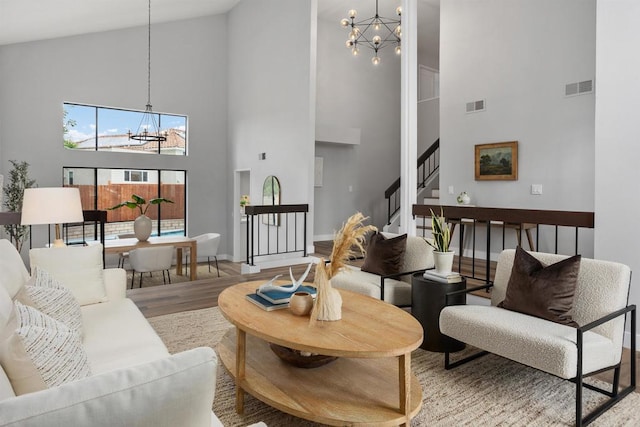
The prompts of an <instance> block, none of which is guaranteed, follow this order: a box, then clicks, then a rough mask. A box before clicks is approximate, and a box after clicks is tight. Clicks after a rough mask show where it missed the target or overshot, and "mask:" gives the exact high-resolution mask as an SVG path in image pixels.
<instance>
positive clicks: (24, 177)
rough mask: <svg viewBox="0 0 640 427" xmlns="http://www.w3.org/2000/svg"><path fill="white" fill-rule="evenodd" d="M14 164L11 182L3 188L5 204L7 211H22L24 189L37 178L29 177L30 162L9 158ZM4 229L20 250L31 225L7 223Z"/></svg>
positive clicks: (10, 177)
mask: <svg viewBox="0 0 640 427" xmlns="http://www.w3.org/2000/svg"><path fill="white" fill-rule="evenodd" d="M9 163H11V165H12V166H13V168H12V169H11V171H9V182H8V184H7V186H6V187H4V188H3V189H2V191H3V194H4V205H5V207H6V208H7V212H20V211H21V210H22V199H23V197H24V190H25V189H26V188H31V187H34V186H35V185H36V180H35V179H30V178H29V163H27V162H24V161H23V162H19V161H16V160H9ZM4 230H5V231H6V232H7V234H8V235H9V239H10V240H11V241H12V242H13V245H14V246H15V247H16V250H17V251H18V252H20V251H21V250H22V245H23V244H24V242H25V241H26V240H27V239H28V238H29V226H28V225H20V224H11V225H5V226H4Z"/></svg>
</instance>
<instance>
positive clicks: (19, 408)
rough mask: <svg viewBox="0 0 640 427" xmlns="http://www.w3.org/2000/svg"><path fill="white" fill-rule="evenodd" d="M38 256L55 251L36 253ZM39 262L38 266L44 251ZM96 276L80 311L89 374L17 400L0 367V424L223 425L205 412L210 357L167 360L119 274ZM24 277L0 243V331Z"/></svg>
mask: <svg viewBox="0 0 640 427" xmlns="http://www.w3.org/2000/svg"><path fill="white" fill-rule="evenodd" d="M99 248H100V251H101V247H99ZM69 249H70V248H69ZM43 250H45V251H52V250H54V251H57V250H59V249H39V250H37V251H43ZM62 250H64V249H62ZM32 251H34V250H32ZM38 256H39V259H40V260H42V259H43V257H44V258H46V257H47V253H39V254H38ZM32 259H33V254H32ZM100 259H101V258H100ZM32 264H33V262H32ZM78 267H79V268H81V266H78ZM100 268H101V267H100ZM102 272H103V275H104V285H105V292H106V295H105V297H104V298H102V299H103V300H104V301H103V302H99V303H94V304H86V305H82V306H81V312H82V324H83V334H84V336H83V341H82V344H83V347H84V350H85V352H86V354H87V359H88V362H89V365H90V368H91V374H92V375H91V376H90V377H88V378H84V379H81V380H77V381H73V382H69V383H66V384H63V385H60V386H57V387H52V388H49V389H45V390H41V391H36V392H32V393H27V394H22V395H19V396H16V395H15V393H14V390H13V388H12V386H11V383H10V381H9V379H8V377H7V375H6V374H5V371H4V369H0V426H21V427H22V426H61V427H62V426H72V425H75V426H85V425H86V426H89V425H90V426H92V427H95V426H105V427H107V426H148V427H158V426H191V427H195V426H203V427H204V426H207V427H209V426H222V424H221V423H220V421H219V420H218V419H217V417H216V416H215V415H214V414H213V412H212V410H211V407H212V403H213V398H214V393H215V385H216V370H217V357H216V354H215V352H214V351H213V350H212V349H211V348H209V347H201V348H196V349H193V350H189V351H185V352H182V353H178V354H175V355H170V354H169V352H168V351H167V348H166V347H165V345H164V344H163V342H162V341H161V340H160V338H159V337H158V335H157V334H156V333H155V331H154V330H153V329H152V328H151V326H150V325H149V323H148V322H147V320H146V319H145V318H144V316H143V315H142V313H141V312H140V311H139V310H138V308H137V307H136V306H135V304H134V303H133V302H132V301H131V300H130V299H127V298H126V297H125V289H126V276H125V271H124V270H122V269H105V270H102ZM28 278H29V274H28V272H27V269H26V268H25V266H24V263H23V262H22V259H21V257H20V255H19V254H18V252H17V251H16V250H15V249H14V247H13V246H12V245H11V243H9V241H7V240H0V331H2V330H3V328H5V327H6V320H7V318H8V313H6V311H7V307H9V311H10V310H11V307H13V303H12V301H11V298H13V297H15V295H16V293H17V292H18V290H19V289H20V288H21V287H22V286H23V285H24V284H25V283H26V281H27V280H28ZM72 292H73V289H72ZM74 296H76V293H75V292H74Z"/></svg>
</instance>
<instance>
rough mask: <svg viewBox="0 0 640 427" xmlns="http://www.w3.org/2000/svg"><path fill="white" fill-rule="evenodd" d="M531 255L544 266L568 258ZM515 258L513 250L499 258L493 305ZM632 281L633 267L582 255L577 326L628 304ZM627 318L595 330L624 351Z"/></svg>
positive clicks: (500, 296) (575, 306)
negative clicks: (630, 282) (623, 343)
mask: <svg viewBox="0 0 640 427" xmlns="http://www.w3.org/2000/svg"><path fill="white" fill-rule="evenodd" d="M530 254H531V255H533V256H534V257H536V258H537V259H539V260H540V261H541V262H542V263H543V264H544V265H549V264H553V263H555V262H558V261H560V260H562V259H565V258H568V257H567V256H565V255H556V254H549V253H542V252H530ZM514 257H515V250H514V249H507V250H505V251H503V252H502V253H501V254H500V256H499V257H498V265H497V268H496V276H495V280H494V286H493V289H492V291H491V304H492V305H497V304H498V303H499V302H500V301H502V300H503V299H504V297H505V293H506V289H507V284H508V283H509V277H510V275H511V268H512V266H513V260H514ZM630 280H631V269H630V268H629V267H628V266H626V265H624V264H620V263H617V262H610V261H602V260H595V259H589V258H584V257H583V258H582V260H581V261H580V273H579V274H578V284H577V286H576V292H575V297H574V300H573V314H572V317H573V320H575V321H576V322H577V323H578V325H586V324H587V323H589V322H592V321H594V320H596V319H599V318H601V317H603V316H605V315H607V314H609V313H611V312H613V311H616V310H619V309H621V308H624V307H625V306H626V305H627V299H628V295H629V281H630ZM624 321H625V317H624V316H619V317H618V318H617V319H614V320H612V321H611V322H607V323H605V324H603V325H600V326H598V327H597V328H595V329H594V332H597V333H599V334H601V335H603V336H605V337H607V338H609V339H611V340H612V341H613V342H614V343H615V345H617V346H619V349H618V350H617V353H621V352H622V341H623V339H624Z"/></svg>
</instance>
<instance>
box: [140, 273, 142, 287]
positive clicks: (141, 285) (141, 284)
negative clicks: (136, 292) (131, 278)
mask: <svg viewBox="0 0 640 427" xmlns="http://www.w3.org/2000/svg"><path fill="white" fill-rule="evenodd" d="M140 289H142V273H140Z"/></svg>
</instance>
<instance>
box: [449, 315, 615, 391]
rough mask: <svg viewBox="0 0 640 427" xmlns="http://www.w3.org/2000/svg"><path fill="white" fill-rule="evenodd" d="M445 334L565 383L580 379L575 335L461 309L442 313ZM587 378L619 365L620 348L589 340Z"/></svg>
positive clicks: (542, 323)
mask: <svg viewBox="0 0 640 427" xmlns="http://www.w3.org/2000/svg"><path fill="white" fill-rule="evenodd" d="M440 330H441V331H442V333H443V334H445V335H448V336H450V337H452V338H455V339H457V340H459V341H463V342H465V343H468V344H471V345H472V346H475V347H478V348H482V349H484V350H487V351H489V352H491V353H495V354H498V355H500V356H503V357H506V358H508V359H511V360H515V361H516V362H519V363H522V364H525V365H528V366H532V367H534V368H537V369H540V370H542V371H545V372H548V373H550V374H553V375H556V376H559V377H561V378H565V379H569V378H573V377H575V375H576V363H577V358H578V352H577V347H576V329H575V328H573V327H571V326H567V325H561V324H559V323H554V322H551V321H548V320H545V319H541V318H538V317H533V316H529V315H526V314H522V313H517V312H515V311H510V310H505V309H503V308H499V307H494V306H480V305H456V306H449V307H445V308H444V309H442V311H441V312H440ZM583 337H584V341H583V345H584V353H583V373H584V374H587V373H589V372H594V371H596V370H598V369H602V368H605V367H610V366H613V365H615V364H616V363H618V362H619V361H620V357H619V353H620V349H621V346H619V345H618V346H616V345H615V344H614V342H613V341H612V340H610V339H608V338H606V337H604V336H602V335H600V334H597V333H594V332H586V333H585V334H584V335H583Z"/></svg>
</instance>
